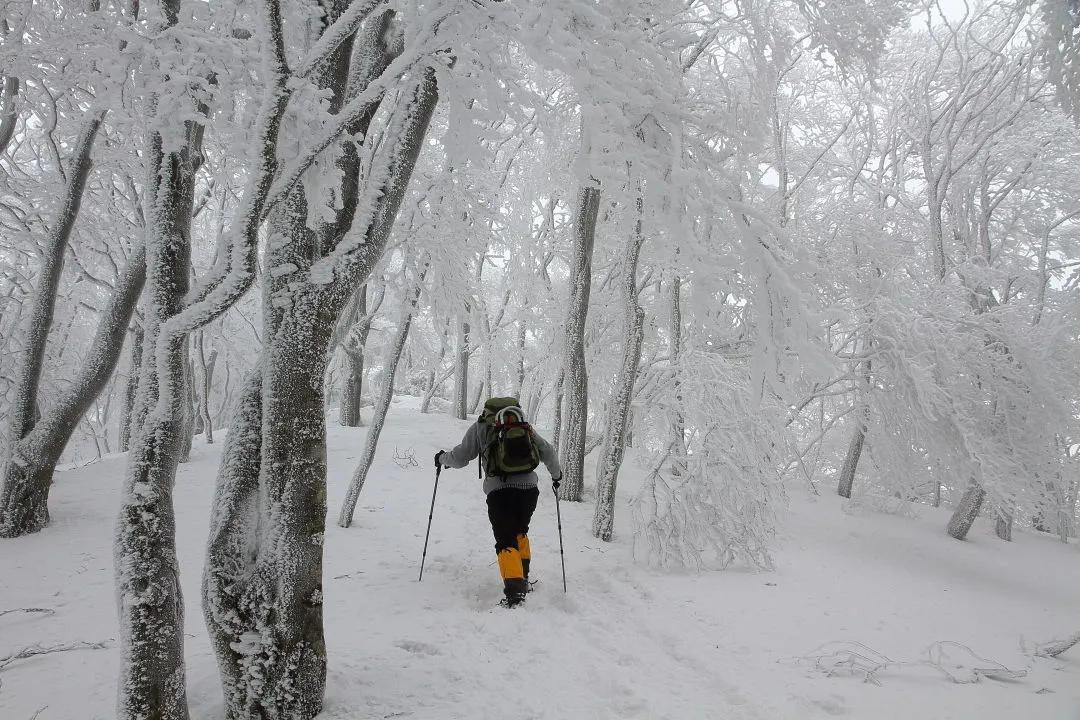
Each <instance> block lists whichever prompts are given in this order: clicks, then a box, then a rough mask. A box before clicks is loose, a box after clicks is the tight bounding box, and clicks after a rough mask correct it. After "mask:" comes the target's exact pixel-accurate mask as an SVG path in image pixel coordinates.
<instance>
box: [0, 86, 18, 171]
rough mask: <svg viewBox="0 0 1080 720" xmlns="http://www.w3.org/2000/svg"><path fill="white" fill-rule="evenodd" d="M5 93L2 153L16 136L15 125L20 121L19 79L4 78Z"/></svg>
mask: <svg viewBox="0 0 1080 720" xmlns="http://www.w3.org/2000/svg"><path fill="white" fill-rule="evenodd" d="M0 92H2V93H3V96H2V99H0V153H2V152H4V150H7V146H8V144H9V143H10V142H11V138H12V137H13V136H14V135H15V125H16V124H17V123H18V120H19V113H18V109H17V108H16V106H15V101H16V98H17V97H18V96H19V78H17V77H12V76H11V75H5V76H4V87H3V90H2V91H0Z"/></svg>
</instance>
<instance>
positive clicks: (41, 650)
mask: <svg viewBox="0 0 1080 720" xmlns="http://www.w3.org/2000/svg"><path fill="white" fill-rule="evenodd" d="M109 642H110V641H109V640H102V641H100V642H87V641H85V640H77V641H75V642H71V643H60V644H59V645H49V646H45V645H28V646H26V647H24V648H23V649H22V650H16V651H15V652H13V653H10V654H8V655H3V656H0V670H3V669H4V668H6V667H7V666H8V665H11V664H12V663H14V662H17V661H19V660H26V659H27V658H32V657H37V656H38V655H49V654H52V653H60V652H68V651H69V650H104V649H106V648H108V647H109Z"/></svg>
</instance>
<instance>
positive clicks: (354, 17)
mask: <svg viewBox="0 0 1080 720" xmlns="http://www.w3.org/2000/svg"><path fill="white" fill-rule="evenodd" d="M382 3H383V0H363V2H354V3H352V4H351V5H349V7H348V8H347V9H346V10H345V12H343V13H342V14H341V16H340V17H338V19H337V20H335V21H334V24H333V25H331V26H330V27H328V28H327V29H326V30H325V31H324V32H323V33H322V35H320V36H319V39H318V41H317V42H316V43H315V45H314V47H312V48H311V50H310V51H309V52H308V54H307V57H305V58H304V59H303V60H301V61H300V64H299V65H297V67H296V70H295V71H294V72H293V75H294V76H295V77H298V78H306V77H308V76H309V75H311V73H312V72H314V71H315V68H317V67H319V66H321V65H322V64H323V63H324V62H326V61H327V59H328V58H329V57H330V56H331V55H333V54H334V53H335V52H336V51H337V49H338V48H339V47H341V44H342V43H343V42H345V41H346V40H348V39H349V37H350V36H351V35H352V34H353V33H355V32H356V29H357V28H359V27H360V24H361V23H363V22H364V20H365V19H366V18H367V16H368V15H370V14H371V11H372V10H374V9H375V8H376V7H378V6H379V5H381V4H382Z"/></svg>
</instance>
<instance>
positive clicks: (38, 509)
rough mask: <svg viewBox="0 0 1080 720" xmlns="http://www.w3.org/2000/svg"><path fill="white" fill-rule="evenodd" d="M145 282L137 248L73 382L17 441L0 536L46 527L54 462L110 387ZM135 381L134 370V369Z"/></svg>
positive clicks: (1, 504) (0, 504) (2, 499)
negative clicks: (105, 389) (81, 420)
mask: <svg viewBox="0 0 1080 720" xmlns="http://www.w3.org/2000/svg"><path fill="white" fill-rule="evenodd" d="M145 280H146V255H145V251H144V250H143V249H139V250H138V251H137V252H136V253H135V254H134V255H132V256H131V259H130V260H129V261H128V265H127V267H126V268H125V269H124V272H123V273H122V274H121V276H120V278H119V279H118V280H117V283H116V289H115V290H114V291H113V295H112V298H111V299H110V300H109V304H108V306H107V307H106V309H105V313H104V315H103V316H102V318H101V321H100V322H99V323H98V328H97V332H96V333H95V335H94V340H93V342H92V343H91V345H90V352H89V353H87V356H86V361H85V362H84V363H83V364H82V367H81V369H80V371H79V375H78V377H77V378H76V380H75V382H74V383H72V384H71V385H70V386H68V387H67V388H66V389H65V390H64V391H63V392H61V394H60V396H59V397H58V398H57V401H56V404H55V405H54V407H53V408H52V409H51V410H50V412H49V413H48V414H46V415H45V416H44V417H42V418H41V419H40V420H38V421H37V422H36V423H35V424H34V427H33V429H32V430H31V431H30V433H29V434H28V435H26V436H25V437H23V438H22V439H20V440H19V441H18V442H16V443H15V444H14V445H13V446H12V449H11V458H10V459H9V461H8V463H7V466H6V467H5V468H4V483H3V487H2V488H0V537H17V536H20V535H27V534H29V533H34V532H37V531H38V530H41V529H42V528H43V527H45V526H46V525H47V524H48V522H49V509H48V501H49V488H50V487H51V486H52V478H53V473H54V472H55V470H56V463H57V462H59V461H60V456H61V455H62V454H63V452H64V448H65V447H67V443H68V441H69V440H70V439H71V434H72V433H73V432H74V431H75V428H76V427H77V426H78V424H79V420H80V419H81V418H82V416H83V415H84V414H86V411H87V410H89V409H90V406H91V405H92V404H93V403H94V400H96V399H97V397H98V396H99V395H100V394H101V391H102V390H103V389H104V388H105V385H106V384H107V383H108V382H109V378H110V377H111V376H112V373H113V370H115V369H116V364H117V362H118V361H119V359H120V354H121V352H122V350H123V348H124V335H125V334H126V332H127V326H128V323H129V322H130V321H131V316H132V314H133V313H134V312H135V306H136V305H137V304H138V302H139V295H140V294H142V289H143V283H144V282H145ZM133 373H134V374H135V375H136V376H137V375H138V370H137V369H135V370H133Z"/></svg>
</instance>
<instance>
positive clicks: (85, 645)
mask: <svg viewBox="0 0 1080 720" xmlns="http://www.w3.org/2000/svg"><path fill="white" fill-rule="evenodd" d="M109 642H110V641H109V640H102V641H101V642H86V641H85V640H78V641H76V642H72V643H60V644H59V645H49V646H45V645H27V646H26V647H24V648H23V649H22V650H17V651H15V652H13V653H11V654H9V655H3V656H0V670H3V669H4V668H6V667H7V666H8V665H11V664H12V663H14V662H16V661H18V660H26V659H27V658H32V657H37V656H38V655H49V654H51V653H60V652H67V651H69V650H104V649H106V648H108V647H109ZM39 712H40V711H39Z"/></svg>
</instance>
